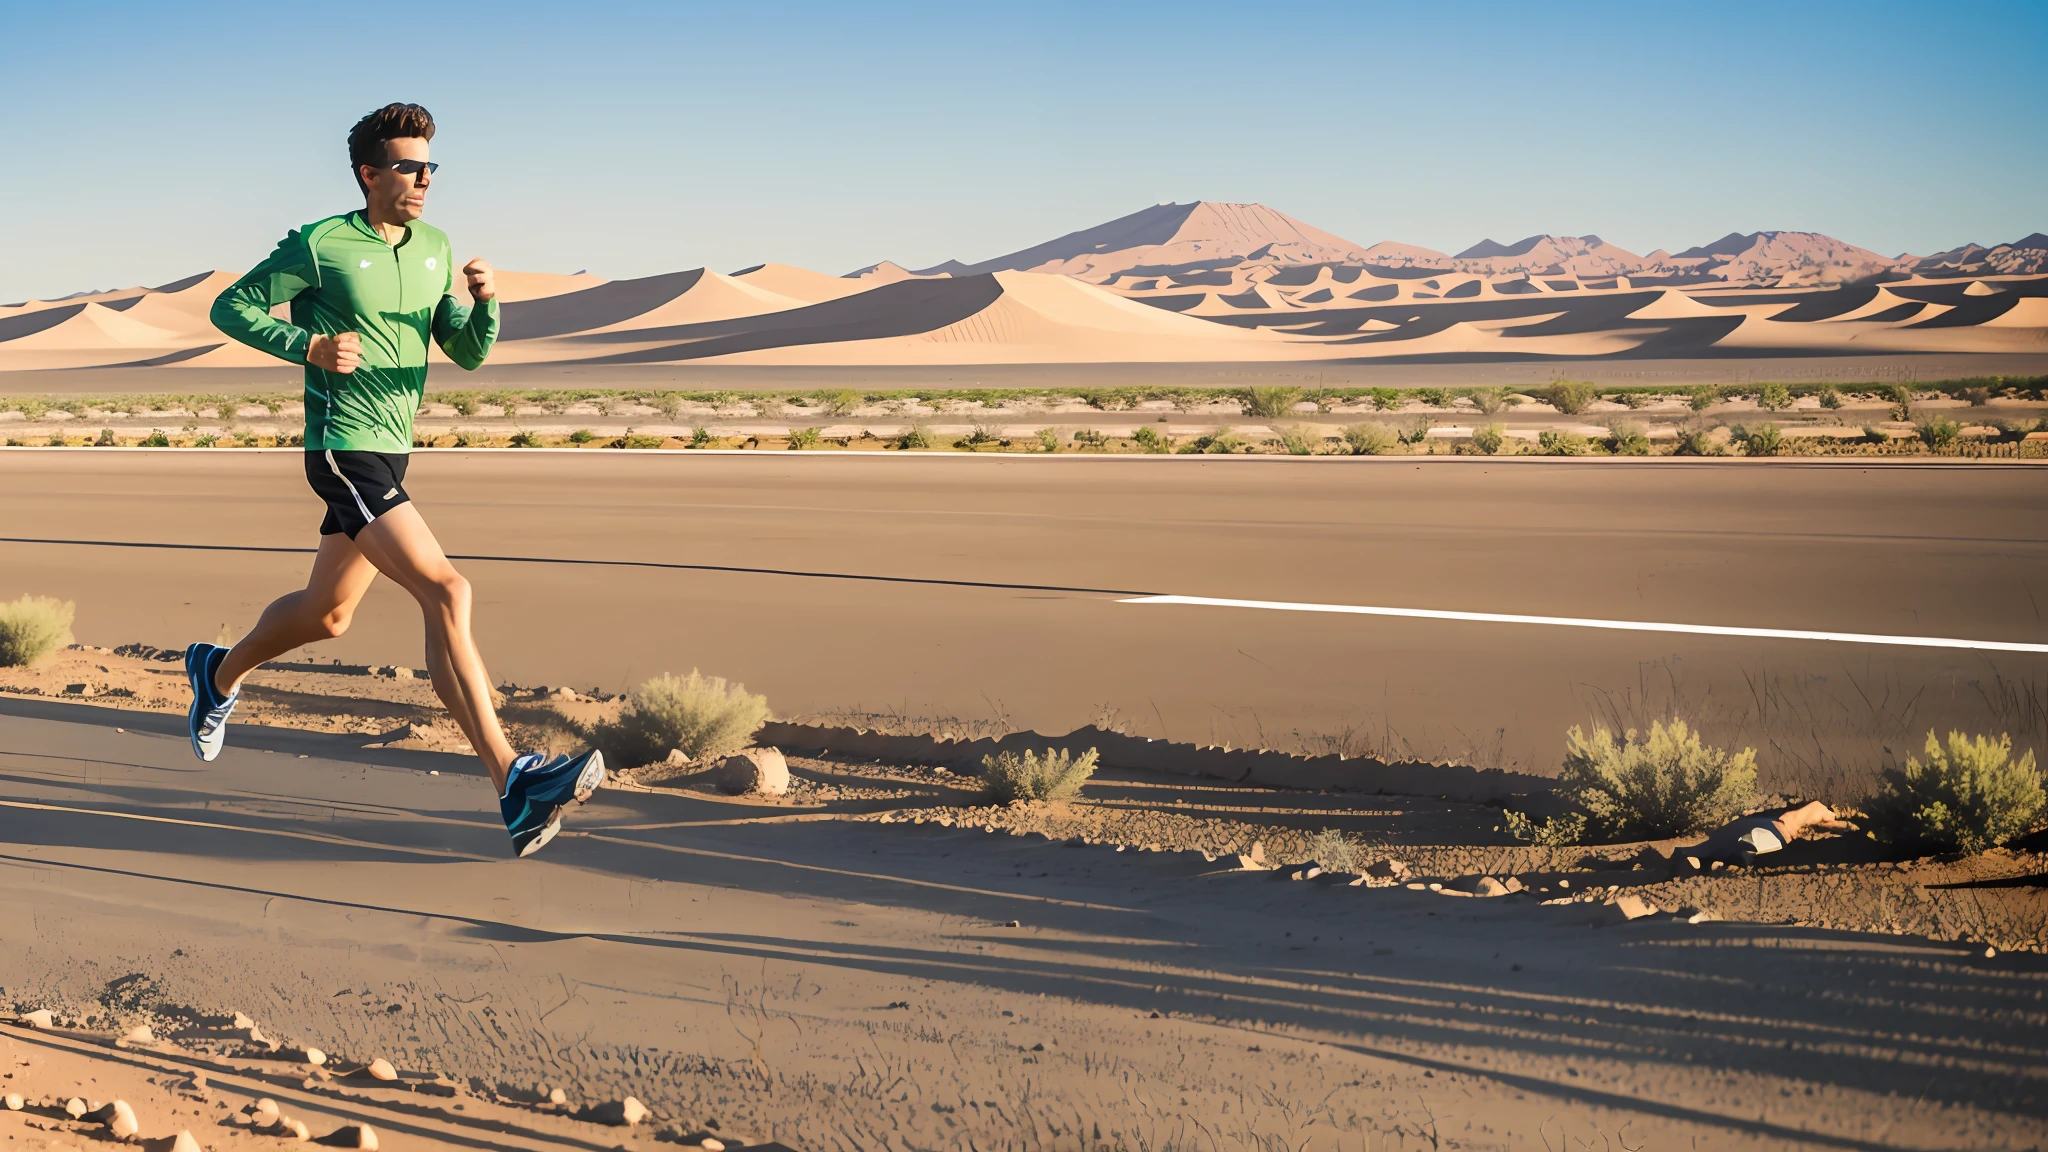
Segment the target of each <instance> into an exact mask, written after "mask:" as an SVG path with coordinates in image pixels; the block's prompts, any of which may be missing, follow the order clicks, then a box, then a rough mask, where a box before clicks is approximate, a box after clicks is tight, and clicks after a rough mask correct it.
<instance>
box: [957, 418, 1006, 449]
mask: <svg viewBox="0 0 2048 1152" xmlns="http://www.w3.org/2000/svg"><path fill="white" fill-rule="evenodd" d="M1001 439H1002V438H1001V437H999V436H997V435H996V430H995V429H994V428H992V427H990V426H989V425H987V424H976V425H975V426H974V427H972V428H969V429H968V430H967V435H965V436H962V437H961V438H959V439H958V440H955V441H953V447H955V448H965V449H967V450H968V451H970V452H979V451H981V446H982V445H983V444H996V443H1000V442H1001Z"/></svg>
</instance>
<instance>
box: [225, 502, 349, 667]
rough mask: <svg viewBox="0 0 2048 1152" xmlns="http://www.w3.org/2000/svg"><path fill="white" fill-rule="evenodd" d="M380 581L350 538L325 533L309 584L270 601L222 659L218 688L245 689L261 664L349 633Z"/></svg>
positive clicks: (315, 557)
mask: <svg viewBox="0 0 2048 1152" xmlns="http://www.w3.org/2000/svg"><path fill="white" fill-rule="evenodd" d="M376 579H377V569H376V567H375V566H373V565H372V564H371V563H370V561H369V560H368V559H367V558H365V557H364V556H363V554H362V552H361V551H359V550H358V549H357V548H356V546H355V544H354V543H353V542H351V541H350V540H349V538H348V537H347V536H344V535H342V534H341V533H339V532H336V533H335V534H333V535H331V536H322V537H321V538H320V551H319V552H318V553H317V554H316V555H315V556H314V557H313V572H312V574H311V575H310V576H308V577H306V586H305V587H304V588H302V589H300V590H299V591H297V592H291V593H287V594H286V595H283V596H280V597H278V598H277V599H275V600H273V601H271V602H270V606H269V607H267V608H265V609H264V610H263V615H262V617H261V618H259V619H258V620H257V621H256V627H255V628H253V629H251V630H250V632H249V634H248V635H247V636H244V637H242V639H241V642H240V643H237V644H236V645H235V646H234V647H233V648H232V649H230V650H229V652H228V654H227V656H226V657H224V658H223V659H222V660H221V664H220V669H219V670H218V671H217V672H215V674H214V683H213V686H214V689H215V690H216V691H218V692H220V693H221V695H223V696H225V695H227V694H228V693H230V692H233V691H235V690H236V689H237V688H240V687H241V686H242V677H244V676H247V675H248V674H249V673H251V672H253V671H255V670H256V668H257V667H258V666H260V665H262V664H267V663H269V662H270V661H272V660H275V659H277V658H278V657H280V656H282V655H284V654H285V653H287V652H290V651H291V650H292V649H294V648H301V647H304V646H305V645H307V644H314V643H318V642H319V641H321V640H332V639H333V638H335V637H336V636H339V635H341V634H342V633H344V632H346V631H348V625H349V621H350V620H352V619H354V617H355V613H356V605H358V604H360V603H362V601H363V594H364V593H365V592H368V591H369V590H370V585H371V584H372V583H373V582H375V581H376Z"/></svg>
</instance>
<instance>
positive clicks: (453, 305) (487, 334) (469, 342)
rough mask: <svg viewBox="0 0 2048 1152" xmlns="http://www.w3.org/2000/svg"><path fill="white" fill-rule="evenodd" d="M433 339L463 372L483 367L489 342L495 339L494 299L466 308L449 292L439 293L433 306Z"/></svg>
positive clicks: (496, 321)
mask: <svg viewBox="0 0 2048 1152" xmlns="http://www.w3.org/2000/svg"><path fill="white" fill-rule="evenodd" d="M434 342H435V343H436V344H439V345H440V346H441V351H443V352H445V353H447V354H448V358H449V359H450V360H453V361H455V363H456V364H457V365H459V366H461V367H462V368H463V369H464V370H465V371H469V372H474V371H476V370H477V369H478V368H481V367H483V363H484V357H486V356H489V355H490V354H491V345H493V344H496V343H497V342H498V301H497V298H496V297H492V298H491V299H489V300H486V301H484V302H483V303H482V304H480V305H478V306H477V307H475V308H470V307H468V306H466V305H464V304H462V303H461V302H460V301H458V300H456V298H455V293H454V292H452V291H451V292H448V293H447V294H445V295H443V296H442V297H441V303H440V305H439V306H437V307H436V308H435V309H434Z"/></svg>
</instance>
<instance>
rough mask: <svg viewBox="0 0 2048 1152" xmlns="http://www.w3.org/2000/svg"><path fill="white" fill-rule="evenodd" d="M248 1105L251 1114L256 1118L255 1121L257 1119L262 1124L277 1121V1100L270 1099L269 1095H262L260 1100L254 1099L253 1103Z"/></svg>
mask: <svg viewBox="0 0 2048 1152" xmlns="http://www.w3.org/2000/svg"><path fill="white" fill-rule="evenodd" d="M249 1107H250V1110H251V1112H252V1113H253V1114H254V1115H255V1117H256V1119H257V1121H258V1122H259V1123H262V1124H275V1123H277V1117H278V1107H277V1101H275V1100H272V1099H271V1098H270V1097H268V1096H265V1097H263V1098H262V1099H261V1100H258V1101H256V1103H254V1104H252V1105H250V1106H249Z"/></svg>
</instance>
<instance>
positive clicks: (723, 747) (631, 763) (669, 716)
mask: <svg viewBox="0 0 2048 1152" xmlns="http://www.w3.org/2000/svg"><path fill="white" fill-rule="evenodd" d="M767 722H768V698H767V697H766V696H756V695H754V694H753V693H751V692H748V691H747V690H746V687H745V686H744V685H740V684H727V683H726V682H725V677H723V676H703V675H700V674H698V672H697V670H696V669H695V668H692V669H690V674H689V675H688V676H676V675H673V674H671V673H663V674H662V675H660V676H656V677H655V678H654V679H652V680H649V681H648V682H646V683H645V684H642V685H640V686H639V687H638V688H635V689H634V690H633V692H632V695H631V696H629V697H628V698H627V700H626V706H625V708H624V709H623V710H622V711H621V712H620V713H619V718H618V719H617V720H613V721H607V722H604V723H600V724H598V725H597V728H596V731H595V732H594V734H593V736H594V739H595V740H596V743H597V746H598V747H599V748H601V749H603V750H604V754H605V757H606V759H609V760H611V761H613V762H614V763H615V764H616V765H617V766H618V767H620V768H637V767H639V766H640V765H642V764H652V763H653V762H655V761H656V760H660V759H662V758H663V757H666V756H667V755H668V753H669V749H671V748H676V749H680V750H681V751H682V753H683V754H684V755H686V756H688V757H689V758H690V759H692V760H705V759H710V758H714V757H718V756H727V755H730V754H732V753H734V752H737V751H739V750H740V749H742V748H744V747H746V746H747V742H748V741H750V740H752V739H753V737H754V733H755V732H758V731H760V729H761V725H763V724H765V723H767Z"/></svg>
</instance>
